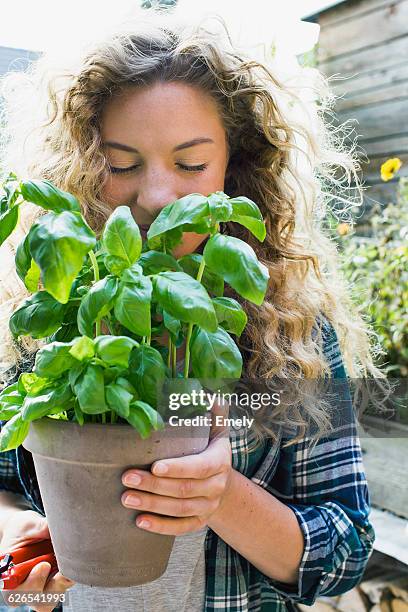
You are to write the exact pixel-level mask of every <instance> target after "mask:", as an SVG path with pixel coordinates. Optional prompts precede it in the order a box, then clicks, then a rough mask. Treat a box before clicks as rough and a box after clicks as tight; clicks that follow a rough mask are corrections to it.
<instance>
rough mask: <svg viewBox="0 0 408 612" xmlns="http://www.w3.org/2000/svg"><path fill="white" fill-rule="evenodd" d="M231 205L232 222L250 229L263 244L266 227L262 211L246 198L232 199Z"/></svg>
mask: <svg viewBox="0 0 408 612" xmlns="http://www.w3.org/2000/svg"><path fill="white" fill-rule="evenodd" d="M230 204H231V205H232V215H231V217H230V220H231V221H235V222H236V223H240V225H243V226H244V227H246V228H247V229H249V231H250V232H251V233H252V234H253V235H254V236H256V238H258V240H259V241H260V242H263V241H264V240H265V237H266V227H265V223H264V220H263V218H262V214H261V211H260V210H259V208H258V206H257V205H256V204H255V202H253V201H252V200H250V199H249V198H246V197H245V196H240V197H239V198H231V200H230Z"/></svg>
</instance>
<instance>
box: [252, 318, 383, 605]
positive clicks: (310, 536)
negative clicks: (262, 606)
mask: <svg viewBox="0 0 408 612" xmlns="http://www.w3.org/2000/svg"><path fill="white" fill-rule="evenodd" d="M325 353H326V355H327V357H328V360H329V363H330V366H331V370H332V374H333V376H334V378H335V379H339V378H343V381H342V384H341V388H342V392H341V396H339V398H338V400H337V401H336V399H334V400H332V401H334V402H335V404H332V405H333V406H335V408H336V410H337V408H338V407H339V406H340V405H341V409H342V414H343V415H344V414H348V418H347V419H346V420H348V423H345V422H344V420H342V421H341V423H342V426H339V427H338V428H336V433H335V435H333V434H331V433H330V434H329V435H328V436H327V437H322V438H320V439H319V441H318V442H317V443H316V444H315V446H314V447H311V446H310V444H309V442H310V440H309V439H308V438H307V437H305V438H303V439H302V440H300V441H299V442H297V443H295V444H292V445H291V446H286V447H283V448H282V456H281V460H280V462H279V466H278V469H277V470H276V472H275V474H274V477H273V479H272V482H269V483H267V482H263V483H260V484H261V485H262V486H264V487H265V488H266V489H267V490H269V491H270V492H271V493H273V494H274V495H275V496H276V497H278V499H280V500H281V501H282V502H283V503H285V504H286V505H287V506H288V507H289V508H291V509H292V511H293V512H294V514H295V516H296V519H297V520H298V523H299V526H300V528H301V530H302V534H303V537H304V552H303V556H302V559H301V563H300V567H299V578H298V583H297V584H296V585H289V584H284V583H281V582H278V581H275V580H270V579H269V578H268V577H266V576H265V577H264V581H265V582H268V585H269V586H272V587H273V588H274V589H275V590H276V591H277V592H278V593H280V594H281V595H282V596H284V597H285V598H289V599H291V600H292V601H297V602H300V603H303V604H306V605H312V604H313V603H314V601H315V600H316V598H317V597H318V596H321V595H328V596H329V595H339V594H341V593H344V592H346V591H348V590H350V589H352V588H353V587H354V586H355V585H356V584H358V583H359V581H360V579H361V577H362V574H363V572H364V569H365V567H366V564H367V561H368V559H369V557H370V555H371V553H372V550H373V544H374V539H375V533H374V529H373V527H372V525H371V523H370V520H369V513H370V498H369V492H368V488H367V481H366V476H365V472H364V466H363V461H362V452H361V446H360V441H359V438H358V436H357V431H356V430H357V425H356V419H355V415H354V408H353V406H352V402H351V396H350V389H349V385H348V382H347V379H346V375H345V370H344V366H343V364H342V360H341V354H340V350H339V346H338V343H337V337H336V335H335V333H334V330H333V329H332V330H331V332H330V335H329V337H328V338H327V341H326V345H325ZM345 386H346V392H345Z"/></svg>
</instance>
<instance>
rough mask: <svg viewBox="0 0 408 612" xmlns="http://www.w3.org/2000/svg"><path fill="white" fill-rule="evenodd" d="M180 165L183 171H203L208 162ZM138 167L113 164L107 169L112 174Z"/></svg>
mask: <svg viewBox="0 0 408 612" xmlns="http://www.w3.org/2000/svg"><path fill="white" fill-rule="evenodd" d="M177 165H178V166H180V168H181V169H182V170H184V171H185V172H203V171H204V170H205V169H206V168H207V166H208V164H200V165H199V166H184V164H177ZM137 168H140V164H137V165H134V166H130V167H129V168H115V167H114V166H109V170H110V172H111V173H112V174H129V173H130V172H133V170H137Z"/></svg>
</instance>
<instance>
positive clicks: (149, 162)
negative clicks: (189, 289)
mask: <svg viewBox="0 0 408 612" xmlns="http://www.w3.org/2000/svg"><path fill="white" fill-rule="evenodd" d="M101 135H102V141H103V145H104V149H105V154H106V157H107V160H108V163H109V164H110V167H111V170H110V176H109V178H108V181H107V183H106V185H105V186H104V189H103V191H102V197H103V199H104V200H105V202H106V203H108V204H109V205H111V206H112V207H113V208H116V206H120V205H127V206H129V207H130V209H131V211H132V215H133V217H134V219H135V221H136V222H137V223H138V225H139V226H141V232H142V235H143V237H144V238H145V237H146V231H147V229H148V226H149V225H150V224H151V223H152V222H153V220H154V219H155V218H156V217H157V215H158V214H159V212H160V211H161V209H162V208H164V207H165V206H166V205H167V204H170V202H173V201H174V200H177V199H179V198H181V197H183V196H185V195H188V194H189V193H201V194H202V195H204V196H207V195H209V194H210V193H213V192H214V191H223V190H224V179H225V173H226V169H227V163H228V150H227V139H226V133H225V129H224V127H223V125H222V122H221V118H220V116H219V113H218V110H217V107H216V104H215V102H214V100H213V99H212V98H211V97H210V96H209V95H208V94H206V93H204V92H201V91H199V90H198V89H196V88H194V87H192V86H190V85H188V84H186V83H181V82H180V83H156V84H154V85H151V86H146V87H142V88H136V87H134V88H129V89H128V90H126V91H125V92H123V93H121V94H120V95H117V96H115V97H113V98H111V99H110V100H109V101H108V102H107V104H106V106H105V108H104V111H103V114H102V120H101ZM204 140H205V141H204ZM199 141H200V142H199ZM143 226H145V227H143ZM206 237H207V235H206V234H195V233H192V232H190V233H185V234H184V236H183V242H182V243H181V244H180V245H178V246H177V247H176V249H175V250H174V254H175V256H176V257H181V256H182V255H185V254H187V253H192V252H194V251H195V250H196V248H197V247H198V246H199V245H200V243H201V242H203V241H204V240H205V238H206Z"/></svg>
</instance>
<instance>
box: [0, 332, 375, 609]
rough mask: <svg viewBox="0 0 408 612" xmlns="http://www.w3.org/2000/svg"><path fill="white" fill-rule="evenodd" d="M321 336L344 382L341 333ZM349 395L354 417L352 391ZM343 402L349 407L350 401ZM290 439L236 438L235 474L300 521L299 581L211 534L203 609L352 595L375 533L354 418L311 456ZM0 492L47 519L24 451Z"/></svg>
mask: <svg viewBox="0 0 408 612" xmlns="http://www.w3.org/2000/svg"><path fill="white" fill-rule="evenodd" d="M323 332H324V333H323V340H324V341H323V353H324V355H325V357H326V359H327V360H328V362H329V365H330V369H331V373H332V377H333V378H334V379H339V378H340V379H345V378H346V373H345V369H344V366H343V362H342V358H341V353H340V349H339V345H338V341H337V337H336V334H335V332H334V330H333V328H332V327H331V326H330V325H329V324H328V323H323ZM346 384H347V381H346ZM347 389H348V384H347ZM347 397H348V400H347V401H346V407H347V408H348V409H349V411H350V414H351V415H353V414H354V413H353V407H352V404H351V399H350V395H349V393H347ZM340 401H341V402H343V403H344V395H342V397H341V399H340ZM336 407H337V406H336ZM0 426H1V422H0ZM285 441H286V438H284V437H283V436H280V438H279V439H278V441H277V442H275V443H273V442H272V440H271V438H264V439H263V441H262V443H261V445H259V446H258V447H257V448H256V449H255V450H251V451H250V452H248V446H249V445H250V442H251V430H248V431H241V432H239V431H238V432H236V431H234V432H231V444H232V454H233V467H234V469H236V470H238V471H239V472H241V473H242V474H244V475H245V476H246V477H247V478H249V479H251V480H252V481H253V482H255V483H256V484H258V485H259V486H261V487H263V488H264V489H266V490H267V491H268V492H269V493H270V494H271V495H274V496H275V497H276V498H278V499H279V500H280V501H282V502H283V503H285V504H286V505H287V506H288V507H289V508H291V509H292V510H293V512H294V514H295V516H296V519H297V520H298V523H299V526H300V529H301V530H302V533H303V536H304V541H305V546H304V552H303V556H302V560H301V563H300V568H299V580H298V583H297V585H290V584H285V583H282V582H278V581H277V580H274V579H272V578H270V577H268V576H266V575H265V574H263V573H262V572H261V571H259V570H258V569H257V568H256V567H255V566H254V565H252V564H251V563H250V562H249V561H247V560H246V559H245V558H244V557H243V556H242V555H240V554H239V553H238V552H236V551H235V550H234V549H233V548H231V547H230V546H229V545H228V544H227V543H226V542H224V541H223V540H222V539H221V538H220V537H219V536H217V534H216V533H215V532H213V531H212V530H211V529H209V530H208V534H207V538H206V551H205V553H206V599H205V610H208V611H210V610H229V611H231V612H246V611H262V612H264V611H265V612H281V611H282V612H283V611H287V610H289V611H290V610H292V611H294V610H296V609H297V608H296V607H295V605H294V602H299V603H303V604H306V605H312V604H313V603H314V601H315V600H316V598H317V597H318V596H320V595H331V596H332V595H338V594H341V593H344V592H345V591H348V590H349V589H352V588H353V587H354V586H355V585H356V584H358V583H359V581H360V579H361V577H362V574H363V572H364V569H365V566H366V564H367V561H368V559H369V557H370V554H371V552H372V549H373V543H374V538H375V534H374V530H373V527H372V525H371V523H370V521H369V518H368V517H369V512H370V499H369V493H368V489H367V482H366V477H365V473H364V466H363V462H362V453H361V447H360V442H359V439H358V436H357V432H356V422H355V419H354V416H351V430H350V427H349V428H347V431H345V433H344V435H341V434H340V435H339V434H337V435H336V437H327V438H325V437H323V438H321V439H320V440H319V441H318V443H317V444H316V446H315V448H314V449H313V451H310V449H309V445H308V442H309V440H308V438H306V437H305V438H303V439H302V440H301V441H300V442H298V443H296V444H292V445H291V446H288V447H283V444H284V442H285ZM0 489H7V490H10V491H14V492H18V493H21V494H22V495H24V496H25V497H26V499H27V500H28V501H29V502H30V504H31V505H32V507H33V509H35V510H37V511H38V512H40V513H41V514H43V515H44V509H43V506H42V502H41V497H40V493H39V490H38V485H37V481H36V478H35V472H34V470H33V464H32V459H31V454H30V453H28V451H26V450H25V449H23V448H22V447H19V448H18V449H17V450H16V451H9V452H5V453H0ZM273 545H274V543H273V542H271V546H273Z"/></svg>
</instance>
